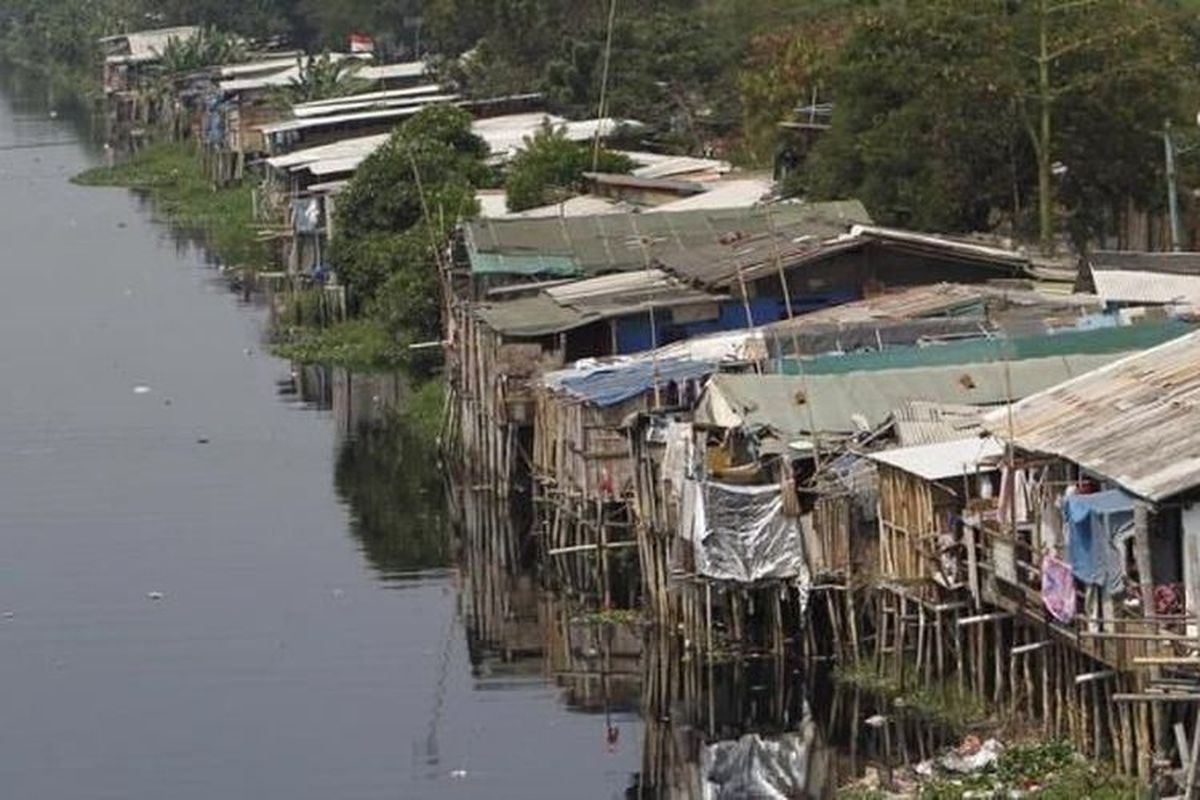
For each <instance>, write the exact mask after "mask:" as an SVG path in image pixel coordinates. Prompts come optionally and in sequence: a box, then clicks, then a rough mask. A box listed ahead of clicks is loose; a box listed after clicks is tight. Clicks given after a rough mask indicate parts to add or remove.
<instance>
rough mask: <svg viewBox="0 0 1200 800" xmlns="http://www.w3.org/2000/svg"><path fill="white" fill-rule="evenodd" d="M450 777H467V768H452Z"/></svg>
mask: <svg viewBox="0 0 1200 800" xmlns="http://www.w3.org/2000/svg"><path fill="white" fill-rule="evenodd" d="M450 777H451V778H465V777H467V771H466V770H465V769H452V770H450Z"/></svg>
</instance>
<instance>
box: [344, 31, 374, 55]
mask: <svg viewBox="0 0 1200 800" xmlns="http://www.w3.org/2000/svg"><path fill="white" fill-rule="evenodd" d="M350 52H351V53H374V52H375V40H374V39H372V38H371V37H370V36H368V35H367V34H365V33H360V32H358V31H355V32H354V33H352V34H350Z"/></svg>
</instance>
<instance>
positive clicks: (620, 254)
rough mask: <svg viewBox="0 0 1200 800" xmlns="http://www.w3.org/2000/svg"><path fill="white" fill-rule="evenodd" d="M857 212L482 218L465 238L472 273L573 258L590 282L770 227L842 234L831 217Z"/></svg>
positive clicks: (779, 209) (834, 207)
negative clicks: (497, 256) (817, 227)
mask: <svg viewBox="0 0 1200 800" xmlns="http://www.w3.org/2000/svg"><path fill="white" fill-rule="evenodd" d="M854 209H857V211H855V210H854ZM860 212H861V215H863V216H865V215H866V212H865V211H863V210H862V206H861V204H859V203H849V204H847V203H834V204H829V203H818V204H813V205H805V204H799V203H785V204H780V205H778V206H775V207H773V208H772V209H770V211H769V212H768V211H767V210H765V209H760V208H731V209H703V210H699V211H675V212H664V213H660V214H634V213H625V214H602V215H594V216H584V217H575V218H571V219H480V220H475V221H472V222H469V223H467V224H466V226H465V228H464V235H465V239H466V243H467V247H468V251H469V253H470V254H471V259H472V271H473V272H475V273H486V272H492V271H496V268H497V267H500V268H502V270H503V271H508V272H512V273H514V274H535V273H536V271H537V267H538V264H537V263H536V259H537V258H539V257H545V256H557V257H563V258H569V259H571V260H572V262H573V263H574V264H575V269H576V273H577V274H580V275H593V274H597V273H603V272H622V271H629V270H636V269H645V268H646V266H647V261H650V262H652V263H655V264H657V265H659V266H661V265H662V262H663V261H671V262H673V263H674V262H681V261H686V260H688V259H690V258H692V257H693V254H695V253H696V252H697V251H698V250H701V249H704V248H706V247H720V244H719V242H720V241H721V240H722V239H725V238H728V237H730V236H734V237H736V236H739V235H741V236H745V235H753V233H754V232H760V233H761V232H763V231H766V230H769V229H771V228H772V227H774V228H776V229H779V230H788V231H791V232H792V233H793V235H802V233H803V232H804V231H808V230H812V228H813V226H814V225H818V224H819V225H821V227H822V229H823V230H824V229H825V227H826V226H830V225H832V226H836V227H842V228H844V225H843V223H842V222H836V221H835V222H831V218H832V219H836V220H842V219H843V218H848V217H849V216H853V215H855V214H858V213H860ZM817 220H820V222H819V223H818V222H817ZM485 253H491V254H501V255H503V256H504V259H503V260H502V261H499V262H498V261H496V260H494V259H493V260H484V259H479V258H478V256H479V255H480V254H485Z"/></svg>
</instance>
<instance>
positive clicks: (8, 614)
mask: <svg viewBox="0 0 1200 800" xmlns="http://www.w3.org/2000/svg"><path fill="white" fill-rule="evenodd" d="M0 616H2V617H4V618H5V619H12V618H14V617H15V616H17V612H15V611H5V612H4V613H3V614H0Z"/></svg>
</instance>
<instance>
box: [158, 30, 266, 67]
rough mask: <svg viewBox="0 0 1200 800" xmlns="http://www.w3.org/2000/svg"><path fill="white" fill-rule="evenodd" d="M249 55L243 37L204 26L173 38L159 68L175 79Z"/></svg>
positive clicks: (165, 49) (164, 50)
mask: <svg viewBox="0 0 1200 800" xmlns="http://www.w3.org/2000/svg"><path fill="white" fill-rule="evenodd" d="M249 57H250V53H249V50H248V48H247V47H246V42H245V40H244V39H242V38H241V37H240V36H236V35H234V34H230V33H224V32H222V31H220V30H217V29H216V28H211V27H210V28H201V29H199V30H197V31H196V32H195V33H194V34H192V35H191V36H189V37H188V38H186V39H171V40H170V41H169V42H167V45H166V47H164V48H163V51H162V58H161V59H159V63H158V70H159V71H160V72H161V73H162V74H163V75H164V76H166V77H168V78H175V77H179V76H181V75H186V74H187V73H189V72H195V71H197V70H200V69H203V68H205V67H211V66H216V65H218V64H233V63H237V62H241V61H245V60H247V59H248V58H249Z"/></svg>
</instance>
